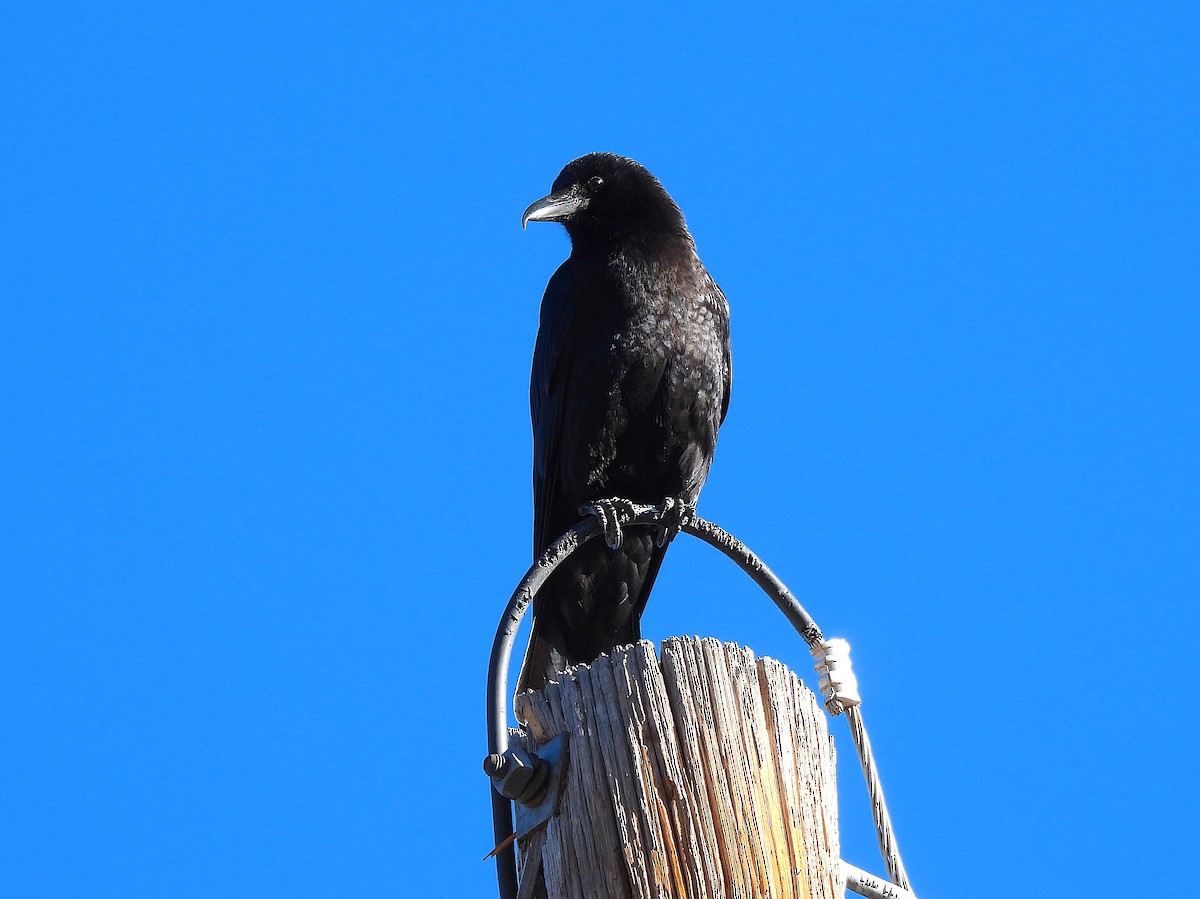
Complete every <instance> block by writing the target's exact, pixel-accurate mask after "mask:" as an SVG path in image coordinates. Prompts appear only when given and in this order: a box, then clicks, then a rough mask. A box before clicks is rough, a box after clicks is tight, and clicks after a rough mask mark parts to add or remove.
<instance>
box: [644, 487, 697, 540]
mask: <svg viewBox="0 0 1200 899" xmlns="http://www.w3.org/2000/svg"><path fill="white" fill-rule="evenodd" d="M695 514H696V504H695V503H689V502H687V501H686V500H685V499H684V498H683V497H681V496H668V497H667V498H666V499H664V500H663V502H662V515H661V516H660V517H659V519H658V538H657V539H656V540H655V541H654V543H655V545H656V546H658V547H663V546H666V545H667V544H668V543H670V542H671V541H672V540H674V539H675V538H676V537H678V536H679V532H680V531H682V530H683V526H684V524H686V523H687V522H688V521H689V520H690V519H691V517H692V516H693V515H695Z"/></svg>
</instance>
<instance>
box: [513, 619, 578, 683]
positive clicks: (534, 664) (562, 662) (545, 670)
mask: <svg viewBox="0 0 1200 899" xmlns="http://www.w3.org/2000/svg"><path fill="white" fill-rule="evenodd" d="M568 664H570V663H569V662H568V661H567V660H566V658H564V657H563V655H562V654H561V653H560V652H559V651H558V650H557V649H555V648H554V647H553V646H551V645H550V643H549V642H547V641H546V640H543V639H542V638H541V636H539V634H538V623H537V619H536V618H535V619H534V621H533V630H532V632H531V633H530V634H529V646H528V647H527V648H526V650H525V661H523V662H522V663H521V673H520V674H518V675H517V689H516V692H517V693H524V692H525V691H526V690H540V689H542V687H544V686H546V684H547V683H549V682H550V681H551V680H552V679H553V678H554V675H556V674H558V672H560V671H562V670H563V669H565V668H566V667H567V665H568Z"/></svg>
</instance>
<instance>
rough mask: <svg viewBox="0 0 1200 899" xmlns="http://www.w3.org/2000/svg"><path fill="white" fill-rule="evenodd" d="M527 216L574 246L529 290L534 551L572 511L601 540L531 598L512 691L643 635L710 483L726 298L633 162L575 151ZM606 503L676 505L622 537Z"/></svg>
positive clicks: (723, 388) (566, 524) (664, 196)
mask: <svg viewBox="0 0 1200 899" xmlns="http://www.w3.org/2000/svg"><path fill="white" fill-rule="evenodd" d="M526 222H561V223H562V224H563V226H564V227H565V228H566V230H567V234H568V235H569V236H570V238H571V255H570V258H568V259H567V261H566V262H564V263H563V264H562V265H561V266H559V268H558V270H557V271H556V272H555V273H554V275H553V277H551V279H550V283H549V284H548V285H547V287H546V293H545V295H544V296H543V297H542V309H541V323H540V327H539V329H538V335H537V344H536V347H535V349H534V356H533V374H532V377H531V379H530V385H529V400H530V410H531V413H532V419H533V501H534V520H533V521H534V523H533V550H534V557H535V558H536V557H537V556H539V555H540V554H541V553H542V552H543V551H545V549H546V548H547V547H548V546H549V545H550V544H551V543H552V542H553V541H554V540H555V539H557V538H558V537H559V535H561V534H562V533H563V532H564V531H565V530H567V529H568V528H570V527H572V526H573V525H575V524H576V523H577V522H578V521H579V520H580V519H581V517H582V514H583V512H582V508H581V507H584V506H588V505H593V509H594V511H595V512H596V514H599V515H601V518H602V521H604V522H605V535H606V540H604V541H602V540H592V541H590V542H588V543H587V544H586V545H585V546H584V547H583V548H582V549H580V550H579V551H577V552H576V553H575V554H574V555H573V556H572V557H571V558H570V559H568V560H567V561H566V562H565V563H564V564H563V565H561V566H560V567H559V568H558V570H556V571H555V573H554V575H553V576H552V577H551V578H550V580H549V581H548V582H547V583H546V584H545V586H544V587H543V588H542V589H541V591H540V592H539V593H538V595H537V597H536V599H535V601H534V607H533V616H534V617H533V633H532V636H531V638H530V644H529V651H528V652H527V653H526V658H525V664H524V665H523V667H522V671H521V679H520V684H519V687H518V689H536V688H538V687H540V686H542V685H543V684H544V683H545V680H546V677H547V675H548V672H549V670H551V668H557V667H559V666H561V665H562V664H563V662H564V661H565V662H568V663H576V662H589V661H592V660H593V659H595V658H596V657H597V656H599V655H601V654H602V653H604V652H607V651H608V650H610V649H612V648H613V647H614V646H620V645H624V644H627V643H632V642H634V641H636V640H638V639H639V638H640V628H639V618H640V616H641V613H642V610H643V609H644V608H645V605H646V599H647V597H648V596H649V593H650V588H651V587H652V586H653V584H654V579H655V577H656V576H657V574H658V570H659V567H660V566H661V565H662V561H663V556H664V554H665V553H666V544H667V543H668V542H669V540H670V538H672V537H674V536H675V534H676V533H678V530H679V526H680V525H681V524H682V516H684V515H686V514H689V512H690V511H691V510H692V509H694V506H695V502H696V499H697V497H698V496H699V495H700V488H701V487H702V486H703V484H704V480H705V478H706V477H707V476H708V469H709V466H710V465H711V463H712V459H713V451H714V449H715V447H716V443H717V429H718V428H719V427H720V426H721V422H722V421H724V419H725V413H726V410H727V409H728V408H729V388H730V383H731V375H732V366H731V358H730V349H729V306H728V304H727V303H726V301H725V295H724V294H723V293H722V292H721V289H720V288H719V287H717V285H716V283H715V282H714V281H713V279H712V278H711V277H710V276H709V274H708V272H707V271H706V270H705V268H704V265H703V264H702V263H701V262H700V258H699V257H698V256H697V255H696V246H695V243H694V242H693V241H692V236H691V234H690V233H689V232H688V229H687V225H686V224H685V223H684V219H683V213H681V212H680V211H679V207H678V206H677V205H676V204H675V201H674V200H672V199H671V196H670V195H669V194H668V193H667V192H666V190H664V189H663V186H662V185H661V184H660V183H659V182H658V179H657V178H655V177H654V176H653V175H652V174H650V172H648V171H647V170H646V169H645V168H644V167H643V166H641V165H640V164H639V163H637V162H635V161H634V160H632V159H626V158H625V157H622V156H616V155H613V154H611V153H590V154H588V155H587V156H581V157H580V158H579V159H576V160H574V161H573V162H571V163H569V164H568V165H567V166H566V168H564V169H563V170H562V172H561V173H560V174H559V176H558V178H556V179H555V181H554V185H553V187H552V188H551V192H550V194H549V195H548V196H546V197H543V198H542V199H540V200H538V201H537V202H535V203H534V204H533V205H531V206H530V207H529V208H528V209H526V210H525V214H524V215H523V216H522V217H521V226H522V227H524V226H525V223H526ZM614 500H616V501H617V502H614ZM619 500H628V501H632V502H638V503H646V504H653V505H658V504H661V503H663V502H664V501H667V502H671V501H674V503H675V505H674V510H675V515H676V518H675V520H674V523H673V525H668V527H666V528H661V529H658V530H657V531H656V530H655V529H653V528H650V527H646V526H639V527H631V528H627V529H626V530H625V533H624V534H622V533H621V529H620V527H616V526H614V524H613V514H614V511H615V508H619V506H620V502H619ZM606 542H607V544H608V545H607V546H606V545H605V544H606ZM551 648H553V649H554V650H556V651H557V653H558V654H559V655H560V656H561V657H562V658H561V659H553V657H552V655H551V652H550V650H551Z"/></svg>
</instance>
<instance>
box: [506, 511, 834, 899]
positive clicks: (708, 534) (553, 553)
mask: <svg viewBox="0 0 1200 899" xmlns="http://www.w3.org/2000/svg"><path fill="white" fill-rule="evenodd" d="M633 511H634V514H633V515H632V516H624V515H622V516H621V526H622V527H627V526H630V525H640V524H656V523H658V521H659V520H660V519H661V518H662V515H663V510H662V509H661V508H660V507H657V506H642V505H634V507H633ZM682 530H683V531H684V532H685V533H688V534H691V535H692V536H693V537H697V538H699V539H700V540H703V541H704V542H705V543H707V544H708V545H709V546H712V547H714V548H716V549H719V550H720V551H721V552H723V553H724V554H725V555H727V556H728V557H729V558H730V559H732V560H733V561H734V562H735V563H737V565H738V567H740V568H741V569H742V571H744V572H746V574H748V575H749V576H750V578H751V579H752V580H753V581H754V583H756V584H758V586H759V587H761V588H762V590H763V592H765V593H766V594H767V595H768V596H770V597H771V599H772V600H773V601H774V603H775V605H776V606H778V607H779V610H780V611H781V612H783V614H784V615H785V616H786V617H787V620H788V621H790V622H791V624H792V627H794V628H795V629H796V632H797V633H799V634H800V636H801V637H802V638H803V639H804V642H805V643H807V644H808V645H809V647H813V646H817V645H819V644H820V643H821V641H822V640H824V639H825V638H824V637H823V636H822V634H821V629H820V628H819V627H817V624H816V622H815V621H813V619H812V616H811V615H809V614H808V612H806V611H805V610H804V606H802V605H800V602H799V600H797V599H796V597H795V596H793V595H792V592H791V591H790V590H788V588H787V586H786V585H785V584H784V583H783V581H781V580H780V579H779V578H778V576H776V574H775V572H773V571H772V570H771V569H770V568H768V567H767V566H766V565H765V564H764V563H763V561H762V560H761V559H759V558H758V556H756V555H755V554H754V553H753V552H751V551H750V549H749V548H748V547H747V546H746V545H745V544H744V543H742V542H741V541H740V540H738V539H737V538H736V537H734V536H732V535H731V534H729V533H727V532H726V531H724V530H722V529H721V528H719V527H717V525H715V524H713V523H712V522H711V521H706V520H704V519H703V518H699V517H697V516H695V515H693V516H691V517H690V518H689V519H687V520H685V521H684V522H683V527H682ZM600 532H601V527H600V523H599V522H598V521H597V520H596V518H595V517H593V516H589V517H587V518H585V519H584V520H583V521H581V522H579V524H577V525H575V526H574V527H573V528H571V529H570V530H569V531H567V532H566V533H565V534H563V535H562V536H561V537H559V538H558V539H557V540H555V541H554V543H552V544H551V545H550V547H549V549H547V550H546V551H545V552H544V553H542V555H541V556H540V557H539V558H538V560H537V561H536V562H534V563H533V565H532V567H530V569H529V570H528V571H527V572H526V573H525V577H524V578H522V579H521V583H519V584H518V585H517V588H516V590H514V591H513V594H512V597H511V598H510V599H509V600H508V605H507V606H506V607H505V609H504V614H503V616H501V618H500V625H499V626H498V627H497V628H496V638H495V640H493V641H492V655H491V658H490V660H489V661H488V684H487V727H488V752H489V753H502V752H504V751H505V750H506V749H508V699H507V696H506V694H507V693H508V667H509V664H510V662H511V661H512V649H513V643H514V642H515V640H516V636H517V628H518V627H520V625H521V619H522V618H524V617H525V612H526V611H527V610H528V608H529V606H530V604H531V603H532V602H533V598H534V596H536V595H537V592H538V590H540V589H541V588H542V585H543V584H545V583H546V580H547V579H548V578H549V577H550V575H551V574H553V573H554V569H555V568H557V567H558V566H559V565H561V564H562V563H563V561H564V560H565V559H566V558H567V557H568V556H570V555H571V554H572V553H573V552H575V550H577V549H578V548H579V547H580V546H582V545H583V544H584V543H586V542H587V541H589V540H591V539H592V538H593V537H595V536H597V535H599V534H600ZM488 792H489V793H491V796H492V828H493V832H494V833H495V837H496V845H497V846H500V845H502V844H505V843H507V845H505V847H504V848H503V849H501V850H500V851H499V852H497V853H496V879H497V881H498V883H499V887H500V897H501V899H515V897H516V895H517V859H516V851H515V850H514V848H513V846H512V845H511V839H510V838H511V837H512V834H513V820H512V804H511V802H510V801H509V800H508V799H506V798H504V797H503V796H501V795H500V794H499V793H498V792H497V791H496V790H495V789H494V788H492V786H491V783H490V781H489V784H488Z"/></svg>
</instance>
